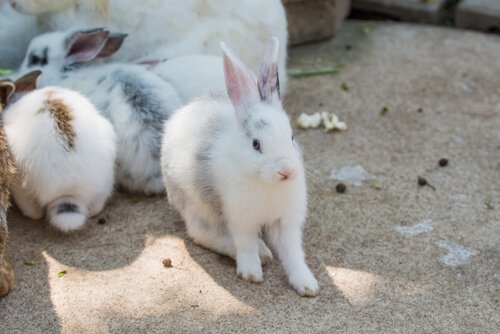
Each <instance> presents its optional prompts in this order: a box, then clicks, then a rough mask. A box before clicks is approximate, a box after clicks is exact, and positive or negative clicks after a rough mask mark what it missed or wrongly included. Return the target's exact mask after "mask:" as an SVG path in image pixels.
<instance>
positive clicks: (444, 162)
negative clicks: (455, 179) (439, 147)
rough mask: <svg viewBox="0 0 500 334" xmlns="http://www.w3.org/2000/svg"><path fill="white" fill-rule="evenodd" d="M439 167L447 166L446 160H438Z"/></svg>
mask: <svg viewBox="0 0 500 334" xmlns="http://www.w3.org/2000/svg"><path fill="white" fill-rule="evenodd" d="M439 166H441V167H446V166H448V159H446V158H442V159H439Z"/></svg>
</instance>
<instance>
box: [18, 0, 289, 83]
mask: <svg viewBox="0 0 500 334" xmlns="http://www.w3.org/2000/svg"><path fill="white" fill-rule="evenodd" d="M10 2H11V3H15V6H14V7H15V8H16V9H17V10H19V11H21V12H23V13H26V14H33V15H38V19H39V21H40V22H41V24H42V25H43V26H44V29H45V31H65V30H68V29H83V28H88V27H98V26H105V27H108V28H109V29H111V30H113V31H123V32H125V33H127V34H129V41H128V43H127V44H126V45H124V48H123V50H121V51H120V52H119V53H117V54H116V55H115V57H114V59H115V60H119V61H133V60H135V59H137V58H139V57H149V58H151V57H153V58H157V59H164V58H168V59H170V58H174V57H178V56H185V55H190V54H211V55H218V54H219V49H218V42H219V41H221V40H224V41H226V42H228V43H230V44H231V45H233V47H234V49H235V50H236V51H237V52H239V53H240V54H242V55H243V60H244V61H245V62H246V64H248V65H249V66H250V68H251V69H252V70H257V69H258V66H259V64H260V53H259V51H258V50H261V49H262V48H263V47H264V45H265V41H266V40H267V36H271V35H276V36H277V37H278V38H279V39H280V40H281V41H282V45H281V47H280V55H279V61H278V63H279V70H280V73H281V75H282V76H281V77H280V81H281V86H282V89H284V88H285V83H286V75H285V74H286V72H285V69H286V42H287V40H288V32H287V21H286V13H285V9H284V6H283V4H282V1H281V0H240V1H234V0H183V1H176V0H164V1H157V0H145V1H137V0H63V1H61V0H10ZM42 14H43V15H42ZM40 51H41V50H40Z"/></svg>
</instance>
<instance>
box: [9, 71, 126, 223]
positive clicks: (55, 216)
mask: <svg viewBox="0 0 500 334" xmlns="http://www.w3.org/2000/svg"><path fill="white" fill-rule="evenodd" d="M38 75H40V72H39V71H35V72H32V73H30V74H28V75H26V76H24V77H23V78H21V79H18V80H17V81H16V82H15V83H14V90H13V91H14V92H15V94H13V95H12V98H11V102H9V104H8V106H7V108H6V110H5V111H4V115H3V119H4V127H5V133H6V135H7V140H8V143H9V148H10V151H11V152H12V157H13V159H14V162H15V165H16V166H17V168H18V170H19V174H18V175H17V177H16V178H15V180H14V184H13V187H12V196H13V199H14V201H15V203H16V205H17V206H18V207H19V209H20V210H21V212H22V213H23V214H24V215H25V216H27V217H29V218H32V219H40V218H42V217H43V216H44V215H46V217H47V218H48V221H49V222H50V223H51V224H52V225H53V226H55V227H56V228H58V229H59V230H61V231H64V232H68V231H72V230H76V229H79V228H81V227H82V226H83V225H84V224H85V222H86V221H87V218H88V217H89V216H94V215H96V214H98V213H99V212H100V211H101V210H102V209H103V207H104V204H105V203H106V200H107V199H108V197H109V196H110V195H111V193H112V190H113V183H114V167H115V157H116V135H115V132H114V130H113V127H112V125H111V124H110V122H109V121H107V120H106V119H105V118H104V117H102V116H101V115H100V114H99V112H98V111H97V110H96V108H95V107H94V105H93V104H92V103H91V102H90V101H89V100H88V99H87V98H85V97H83V96H82V95H80V94H79V93H77V92H74V91H71V90H67V89H63V88H57V87H46V88H43V89H37V90H33V91H31V90H32V89H33V88H34V87H35V86H36V84H35V83H33V84H31V87H29V88H27V85H26V84H25V82H36V77H38ZM16 94H17V95H18V96H16Z"/></svg>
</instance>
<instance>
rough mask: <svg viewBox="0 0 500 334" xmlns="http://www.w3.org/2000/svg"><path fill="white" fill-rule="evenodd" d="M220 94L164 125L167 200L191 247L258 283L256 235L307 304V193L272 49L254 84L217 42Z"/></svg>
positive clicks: (262, 251)
mask: <svg viewBox="0 0 500 334" xmlns="http://www.w3.org/2000/svg"><path fill="white" fill-rule="evenodd" d="M221 47H222V49H223V59H224V75H225V82H226V86H227V95H226V94H210V95H208V96H204V97H200V98H198V99H196V100H194V101H193V102H191V103H190V104H188V105H186V106H184V107H183V108H181V109H180V110H179V111H177V112H176V113H175V114H174V115H173V116H172V117H171V118H170V119H169V120H168V121H166V124H165V134H164V137H163V144H162V172H163V178H164V181H165V185H166V189H167V195H168V201H169V203H170V204H171V205H173V207H174V208H175V209H176V210H177V211H178V212H179V213H180V215H181V217H182V218H183V220H184V221H185V223H186V228H187V232H188V234H189V236H190V237H191V238H192V239H193V240H194V242H195V243H198V244H199V245H201V246H203V247H206V248H208V249H211V250H213V251H215V252H218V253H221V254H223V255H227V256H229V257H232V258H234V259H235V260H236V266H237V275H238V276H239V277H241V278H243V279H245V280H249V281H251V282H256V283H258V282H262V280H263V276H262V267H261V263H262V262H266V261H268V260H270V259H271V258H272V253H271V251H270V250H269V248H268V247H267V246H266V244H265V243H264V241H263V240H262V239H260V238H259V232H260V231H261V227H264V230H265V234H266V236H267V239H268V241H269V242H270V244H271V245H272V247H273V248H274V250H275V251H276V253H277V255H278V257H279V259H280V260H281V262H282V264H283V267H284V269H285V271H286V273H287V275H288V280H289V282H290V284H291V285H292V287H293V288H294V289H295V290H296V291H297V292H298V293H299V294H300V295H302V296H315V295H316V294H317V293H318V282H317V280H316V279H315V277H314V275H313V274H312V272H311V271H310V269H309V267H308V266H307V264H306V263H305V259H304V252H303V250H302V228H303V225H304V222H305V219H306V216H307V191H306V181H305V176H304V166H303V158H302V153H301V151H300V149H299V147H298V145H297V143H296V142H295V141H294V139H293V136H292V129H291V126H290V121H289V118H288V116H287V114H286V113H285V111H284V110H283V108H282V104H281V99H280V93H279V79H278V65H277V59H278V50H279V41H278V39H277V38H276V37H274V38H273V39H272V40H271V42H270V45H269V46H268V48H267V51H266V52H265V55H264V58H263V61H262V64H261V67H260V72H259V77H258V83H257V82H256V80H255V76H254V75H253V73H252V72H251V71H250V70H249V69H248V68H247V67H246V66H245V65H244V63H243V62H242V61H241V60H240V59H239V58H238V57H237V56H236V55H235V53H234V52H233V51H232V50H231V49H229V47H227V46H226V45H225V44H224V43H222V44H221Z"/></svg>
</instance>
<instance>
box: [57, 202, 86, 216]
mask: <svg viewBox="0 0 500 334" xmlns="http://www.w3.org/2000/svg"><path fill="white" fill-rule="evenodd" d="M69 212H80V208H78V205H76V204H74V203H69V202H63V203H61V204H59V205H58V206H57V214H61V213H69Z"/></svg>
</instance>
